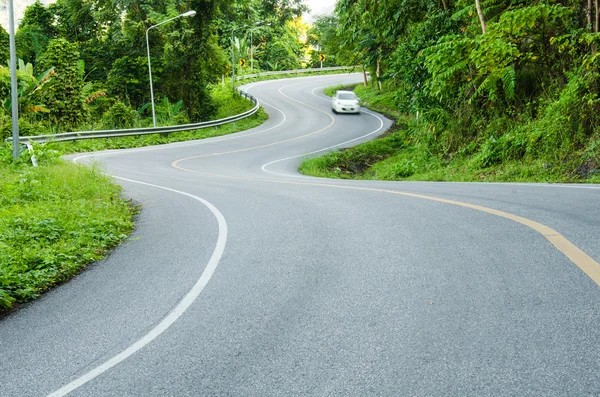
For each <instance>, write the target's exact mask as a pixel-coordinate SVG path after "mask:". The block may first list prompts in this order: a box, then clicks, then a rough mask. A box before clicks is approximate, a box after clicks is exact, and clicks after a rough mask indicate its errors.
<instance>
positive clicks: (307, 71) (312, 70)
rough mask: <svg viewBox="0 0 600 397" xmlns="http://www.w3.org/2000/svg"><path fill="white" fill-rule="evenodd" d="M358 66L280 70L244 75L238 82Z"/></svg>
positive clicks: (237, 77) (238, 78) (239, 77)
mask: <svg viewBox="0 0 600 397" xmlns="http://www.w3.org/2000/svg"><path fill="white" fill-rule="evenodd" d="M354 68H356V66H331V67H327V68H308V69H296V70H278V71H273V72H263V73H260V72H259V73H252V74H244V75H241V76H236V78H235V79H236V81H238V80H243V79H252V78H255V77H262V76H275V75H278V74H301V73H318V72H324V71H330V70H349V69H354Z"/></svg>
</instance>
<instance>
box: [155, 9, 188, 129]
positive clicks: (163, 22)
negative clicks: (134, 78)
mask: <svg viewBox="0 0 600 397" xmlns="http://www.w3.org/2000/svg"><path fill="white" fill-rule="evenodd" d="M194 15H196V11H194V10H190V11H188V12H184V13H183V14H180V15H177V16H176V17H173V18H169V19H167V20H164V21H162V22H160V23H157V24H156V25H152V26H150V27H149V28H148V29H146V50H147V51H148V75H149V77H150V102H151V103H152V124H153V125H154V127H156V113H155V110H154V89H153V88H152V66H151V65H150V41H149V40H148V32H149V31H150V29H152V28H155V27H157V26H160V25H164V24H165V23H167V22H171V21H172V20H174V19H177V18H181V17H193V16H194Z"/></svg>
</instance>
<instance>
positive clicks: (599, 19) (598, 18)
mask: <svg viewBox="0 0 600 397" xmlns="http://www.w3.org/2000/svg"><path fill="white" fill-rule="evenodd" d="M598 3H599V0H595V1H594V6H595V8H596V24H595V25H594V32H596V33H598V29H599V28H600V12H598V8H599V7H598Z"/></svg>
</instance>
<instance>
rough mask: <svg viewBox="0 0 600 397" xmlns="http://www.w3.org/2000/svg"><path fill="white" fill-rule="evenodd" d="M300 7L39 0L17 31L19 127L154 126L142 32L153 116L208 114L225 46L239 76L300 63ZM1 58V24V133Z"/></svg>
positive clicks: (3, 88)
mask: <svg viewBox="0 0 600 397" xmlns="http://www.w3.org/2000/svg"><path fill="white" fill-rule="evenodd" d="M189 10H195V11H196V14H195V15H194V16H192V17H179V18H178V16H179V15H181V14H182V13H184V12H186V11H189ZM306 10H307V8H306V6H305V5H304V4H303V2H302V0H236V1H226V0H186V1H184V0H57V1H56V3H54V4H51V5H49V6H44V5H42V4H41V3H40V2H39V1H36V2H35V3H34V4H32V5H31V6H29V7H28V8H27V9H26V11H25V14H24V16H23V19H22V20H21V21H20V23H19V26H18V29H17V32H16V44H17V57H18V58H19V60H20V61H19V64H20V65H21V66H20V67H19V73H18V75H19V76H18V79H19V108H20V109H19V110H20V125H21V128H20V130H21V134H22V135H28V134H40V133H48V132H49V131H51V132H52V131H54V132H59V131H67V130H71V131H72V130H77V129H79V130H83V129H89V128H103V129H104V128H124V127H130V126H133V125H136V126H139V125H146V126H148V125H151V123H152V119H151V107H150V106H149V102H150V89H149V88H150V81H149V73H148V56H147V46H146V32H147V31H148V40H149V47H150V57H151V66H152V81H153V88H154V97H155V104H156V106H157V109H158V107H161V108H162V110H163V111H162V112H161V115H160V117H159V115H158V114H157V118H158V122H159V124H162V125H165V124H178V123H182V122H197V121H204V120H207V119H211V118H214V117H216V116H217V114H218V113H219V112H220V111H221V110H220V109H219V108H218V104H217V103H216V102H215V100H214V99H213V96H212V95H211V88H210V87H211V86H214V85H216V84H218V83H220V82H221V80H222V78H223V77H224V76H227V75H231V72H232V65H231V51H234V52H235V59H236V62H235V65H233V67H235V69H236V74H238V75H239V74H243V73H248V72H250V71H249V70H248V69H249V67H250V66H252V67H253V68H254V69H262V70H274V69H277V70H279V69H296V68H299V67H300V66H302V65H303V63H306V62H305V57H306V55H305V53H306V46H305V44H304V43H303V42H302V40H301V35H303V34H305V31H306V26H305V25H304V24H303V23H302V22H301V15H302V13H303V12H304V11H306ZM170 18H175V19H173V20H172V21H170V22H169V23H165V24H163V25H160V26H157V27H153V28H152V29H149V28H150V27H151V26H154V25H156V24H159V23H161V22H164V21H166V20H168V19H170ZM148 29H149V30H148ZM250 38H251V39H252V40H250ZM240 58H245V59H247V60H248V62H246V65H245V67H244V68H242V67H240V65H239V64H238V60H239V59H240ZM250 60H251V62H250ZM7 65H8V35H7V33H6V31H4V29H2V28H1V27H0V101H1V103H2V105H3V106H2V109H1V112H0V127H1V129H0V131H1V133H0V138H5V137H6V136H7V135H8V133H9V131H10V107H11V104H10V95H9V94H10V76H9V71H8V68H7ZM227 81H229V80H228V79H227ZM165 116H167V117H165Z"/></svg>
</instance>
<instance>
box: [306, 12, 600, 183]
mask: <svg viewBox="0 0 600 397" xmlns="http://www.w3.org/2000/svg"><path fill="white" fill-rule="evenodd" d="M599 25H600V10H599V9H598V6H597V2H596V3H592V2H591V1H588V2H581V1H567V2H557V1H554V0H548V1H539V0H527V1H517V2H514V1H505V0H484V1H481V2H480V1H479V0H476V1H472V0H469V1H466V0H456V1H454V2H453V1H450V0H440V1H437V0H436V1H425V2H423V1H414V0H377V1H375V0H339V1H338V3H337V7H336V10H335V14H334V15H333V16H331V17H323V18H321V19H319V20H318V21H317V24H315V26H314V27H313V29H312V30H311V36H310V37H311V40H313V41H314V42H316V43H318V44H320V46H321V48H324V49H325V51H326V52H328V53H331V54H334V55H335V56H336V57H337V59H338V60H339V61H340V62H347V63H357V64H363V65H365V67H366V68H367V69H368V70H369V71H370V72H371V74H372V76H373V77H374V78H373V82H374V84H375V87H376V88H377V89H379V91H380V93H381V95H384V96H386V97H389V103H388V106H390V107H393V108H394V109H395V110H397V111H399V113H400V115H401V118H402V123H404V124H406V120H407V119H406V117H408V119H409V121H408V123H407V124H408V126H409V130H410V133H409V134H406V136H405V139H406V140H407V141H408V143H409V144H410V145H412V146H411V147H420V148H422V149H423V150H425V151H426V152H427V153H429V155H430V157H431V158H433V159H434V160H432V162H431V164H430V166H431V165H432V164H433V165H435V164H438V165H439V166H440V167H444V166H446V165H448V164H451V163H453V162H456V161H457V159H459V158H460V159H462V160H464V161H467V162H468V167H469V168H470V169H473V170H474V169H479V170H485V169H486V168H493V167H498V166H499V165H501V164H509V163H513V164H514V163H518V162H524V163H539V164H543V167H545V168H544V169H553V168H556V169H559V168H561V167H562V165H563V164H565V163H569V168H568V169H564V168H563V169H562V171H564V173H565V175H564V177H565V178H566V179H573V178H574V179H577V178H588V177H590V176H591V175H593V174H595V173H598V172H600V153H599V151H598V147H600V125H599V122H600V112H599V111H600V103H599V99H598V93H599V90H600V80H599V77H600V74H599V67H600V64H599V62H600V59H599V56H598V53H597V46H598V43H599V42H600V33H598V31H599ZM417 120H418V122H416V121H417Z"/></svg>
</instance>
